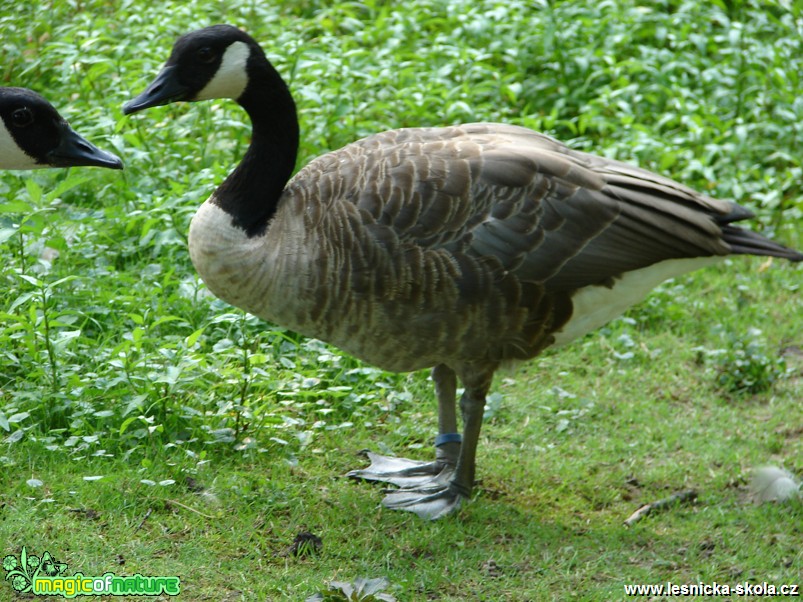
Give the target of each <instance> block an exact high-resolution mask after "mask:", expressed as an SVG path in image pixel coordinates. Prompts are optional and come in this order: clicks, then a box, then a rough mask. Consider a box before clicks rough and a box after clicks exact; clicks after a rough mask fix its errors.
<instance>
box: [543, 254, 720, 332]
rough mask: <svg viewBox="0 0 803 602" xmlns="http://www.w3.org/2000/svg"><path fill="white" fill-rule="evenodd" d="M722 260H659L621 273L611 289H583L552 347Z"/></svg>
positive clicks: (590, 287) (718, 258) (715, 258)
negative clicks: (671, 282) (670, 282)
mask: <svg viewBox="0 0 803 602" xmlns="http://www.w3.org/2000/svg"><path fill="white" fill-rule="evenodd" d="M723 259H724V257H722V256H714V257H693V258H689V259H671V260H669V261H661V262H659V263H655V264H653V265H651V266H647V267H646V268H641V269H640V270H635V271H633V272H627V273H625V274H624V275H623V276H622V277H621V278H619V279H618V280H616V282H615V284H614V286H613V288H607V287H605V286H586V287H584V288H581V289H580V290H579V291H577V292H576V293H575V294H574V296H573V297H572V304H573V305H574V311H573V312H572V317H571V319H570V320H569V321H568V322H567V323H566V325H565V326H564V327H563V328H562V329H561V330H560V331H558V332H556V333H555V346H559V345H565V344H566V343H569V342H571V341H573V340H574V339H577V338H579V337H581V336H583V335H584V334H587V333H589V332H591V331H592V330H594V329H596V328H599V327H600V326H602V325H604V324H606V323H607V322H610V321H611V320H613V319H614V318H616V317H617V316H620V315H621V314H623V313H624V312H625V310H627V308H629V307H631V306H632V305H635V304H636V303H638V302H639V301H641V300H642V299H644V297H646V296H647V295H648V294H649V292H650V291H651V290H652V289H653V288H655V287H656V286H657V285H659V284H660V283H661V282H663V281H664V280H667V279H669V278H674V277H676V276H680V275H681V274H685V273H686V272H692V271H694V270H697V269H699V268H702V267H705V266H708V265H713V264H715V263H718V262H720V261H722V260H723Z"/></svg>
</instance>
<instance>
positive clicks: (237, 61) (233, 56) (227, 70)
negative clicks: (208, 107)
mask: <svg viewBox="0 0 803 602" xmlns="http://www.w3.org/2000/svg"><path fill="white" fill-rule="evenodd" d="M250 54H251V49H250V48H249V47H248V44H246V43H245V42H234V43H233V44H232V45H231V46H229V47H228V48H226V52H225V53H223V60H222V61H221V63H220V67H218V70H217V73H215V76H214V77H213V78H212V80H211V81H210V82H209V83H208V84H206V86H205V87H204V89H203V90H201V91H200V92H199V93H198V96H196V97H195V100H209V99H212V98H232V99H234V100H237V99H238V98H240V96H242V94H243V92H245V87H246V86H247V85H248V72H247V71H246V64H247V63H248V57H249V55H250Z"/></svg>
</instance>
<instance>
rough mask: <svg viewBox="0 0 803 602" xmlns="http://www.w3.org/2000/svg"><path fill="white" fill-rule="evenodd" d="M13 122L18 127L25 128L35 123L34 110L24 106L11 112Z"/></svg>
mask: <svg viewBox="0 0 803 602" xmlns="http://www.w3.org/2000/svg"><path fill="white" fill-rule="evenodd" d="M11 122H12V123H13V124H14V125H15V126H16V127H18V128H24V127H27V126H29V125H31V124H32V123H33V111H31V110H30V109H29V108H28V107H22V108H21V109H17V110H15V111H14V112H13V113H11Z"/></svg>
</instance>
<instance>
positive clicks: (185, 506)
mask: <svg viewBox="0 0 803 602" xmlns="http://www.w3.org/2000/svg"><path fill="white" fill-rule="evenodd" d="M167 501H168V502H170V503H171V504H175V505H176V506H181V507H182V508H184V509H185V510H189V511H190V512H195V514H200V515H201V516H203V517H204V518H209V519H212V520H215V517H214V516H209V515H208V514H204V513H203V512H200V511H199V510H196V509H195V508H190V507H189V506H187V505H185V504H182V503H181V502H177V501H176V500H167Z"/></svg>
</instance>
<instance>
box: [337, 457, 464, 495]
mask: <svg viewBox="0 0 803 602" xmlns="http://www.w3.org/2000/svg"><path fill="white" fill-rule="evenodd" d="M366 455H367V456H368V459H369V460H370V461H371V465H370V466H368V467H367V468H363V469H358V470H352V471H350V472H349V473H347V475H346V476H349V477H353V478H355V479H364V480H366V481H380V482H382V483H390V484H391V485H396V486H397V487H404V488H411V487H420V486H425V485H427V484H429V483H431V482H432V481H433V480H434V479H435V478H436V477H438V475H440V474H441V473H442V472H443V471H444V470H445V469H447V468H448V464H447V463H446V462H444V461H442V460H435V461H434V462H420V461H418V460H407V459H406V458H394V457H391V456H380V455H379V454H375V453H373V452H366Z"/></svg>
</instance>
